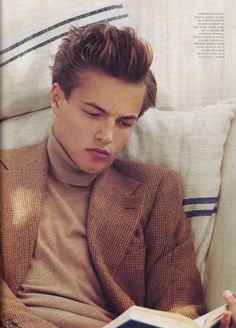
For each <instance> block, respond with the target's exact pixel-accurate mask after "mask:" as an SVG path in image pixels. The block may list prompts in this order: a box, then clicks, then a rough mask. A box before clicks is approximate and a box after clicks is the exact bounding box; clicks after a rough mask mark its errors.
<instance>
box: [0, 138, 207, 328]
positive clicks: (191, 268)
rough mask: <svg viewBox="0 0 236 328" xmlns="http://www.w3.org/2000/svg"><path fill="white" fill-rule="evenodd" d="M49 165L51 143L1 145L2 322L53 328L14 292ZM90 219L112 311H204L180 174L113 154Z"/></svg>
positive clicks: (34, 230)
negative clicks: (137, 308)
mask: <svg viewBox="0 0 236 328" xmlns="http://www.w3.org/2000/svg"><path fill="white" fill-rule="evenodd" d="M47 171H48V159H47V152H46V141H44V142H42V143H41V144H39V145H35V146H30V147H25V148H21V149H18V150H14V151H12V150H8V151H3V154H2V159H1V181H2V187H3V188H2V199H1V205H2V222H1V228H2V229H1V233H2V238H1V243H2V245H1V246H2V253H1V274H2V278H3V279H2V287H1V288H2V289H1V291H2V296H3V304H2V319H1V320H2V324H4V326H5V327H11V326H10V323H11V322H14V323H15V327H17V326H18V325H19V326H20V327H22V328H29V327H34V328H37V327H44V328H49V327H54V325H52V324H50V323H47V322H45V321H44V320H42V319H41V318H39V317H36V316H35V315H33V314H31V312H30V309H28V308H27V307H25V306H24V305H23V304H22V303H21V301H19V300H18V299H17V298H16V297H15V294H16V292H17V290H18V288H19V286H20V285H21V283H22V282H23V280H24V276H25V273H26V271H27V269H28V267H29V265H30V261H31V258H32V255H33V252H34V245H35V241H36V238H37V233H38V227H39V222H40V218H41V211H42V207H43V202H44V196H45V189H46V179H47ZM87 220H88V221H87V235H88V245H89V249H90V252H91V257H92V260H93V262H94V265H95V268H96V270H97V273H98V276H99V278H100V281H101V284H102V286H103V289H104V292H105V295H106V297H107V299H108V301H109V304H110V306H111V311H113V312H114V313H116V314H120V313H121V312H123V311H124V310H126V309H127V308H128V307H130V306H131V305H133V304H137V305H141V306H146V307H150V308H156V309H159V310H165V311H177V312H180V313H182V314H184V315H188V316H190V317H195V316H197V314H202V312H203V311H204V304H203V300H202V289H201V282H200V276H199V272H198V270H197V269H196V266H195V255H194V250H193V243H192V237H191V232H190V229H189V224H188V223H187V221H186V219H185V217H184V214H183V209H182V192H181V186H180V182H179V178H178V176H177V175H176V173H174V172H173V171H170V170H168V169H166V168H161V167H153V166H146V165H143V164H138V163H135V162H128V161H120V160H116V161H115V162H114V164H113V165H112V167H111V168H110V169H108V170H107V171H106V172H105V173H103V174H102V175H100V176H99V177H98V178H97V179H96V181H95V183H94V186H93V190H92V194H91V198H90V204H89V211H88V219H87ZM62 288H63V286H62ZM9 320H10V321H9ZM9 322H10V323H9Z"/></svg>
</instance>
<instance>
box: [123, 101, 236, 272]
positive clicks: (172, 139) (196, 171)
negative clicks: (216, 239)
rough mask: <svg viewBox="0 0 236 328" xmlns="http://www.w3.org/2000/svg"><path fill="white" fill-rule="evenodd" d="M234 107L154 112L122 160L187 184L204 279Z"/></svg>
mask: <svg viewBox="0 0 236 328" xmlns="http://www.w3.org/2000/svg"><path fill="white" fill-rule="evenodd" d="M233 108H236V99H235V100H234V101H225V102H220V103H217V104H216V105H212V106H207V107H205V108H204V109H202V110H199V111H190V112H183V111H169V112H168V111H160V110H158V109H150V110H149V111H148V112H147V113H145V114H144V116H143V117H141V118H140V120H139V122H138V124H137V125H136V127H135V130H134V133H133V135H131V138H130V140H129V143H128V145H127V146H126V148H125V149H124V150H123V151H122V153H121V154H120V156H119V157H120V158H123V159H132V160H137V161H141V162H144V163H150V164H155V165H163V166H166V167H169V168H172V169H174V170H175V171H177V172H178V173H179V174H180V176H181V178H182V182H183V189H184V200H183V207H184V211H185V213H186V216H187V217H188V218H189V220H190V221H191V225H192V230H193V234H194V237H195V238H194V241H195V249H196V256H197V265H198V267H199V269H200V271H201V273H202V277H203V275H204V268H205V257H206V253H207V251H208V248H209V244H210V241H211V237H212V232H213V228H214V224H215V217H216V212H217V201H218V195H219V189H220V185H221V164H222V159H223V152H224V144H225V142H226V138H227V134H228V131H229V128H230V121H231V119H232V118H233V117H234V113H233V112H232V109H233Z"/></svg>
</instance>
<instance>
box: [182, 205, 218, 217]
mask: <svg viewBox="0 0 236 328" xmlns="http://www.w3.org/2000/svg"><path fill="white" fill-rule="evenodd" d="M214 213H217V207H214V208H213V209H212V210H194V211H185V214H186V216H187V217H188V218H191V217H194V216H211V215H212V214H214Z"/></svg>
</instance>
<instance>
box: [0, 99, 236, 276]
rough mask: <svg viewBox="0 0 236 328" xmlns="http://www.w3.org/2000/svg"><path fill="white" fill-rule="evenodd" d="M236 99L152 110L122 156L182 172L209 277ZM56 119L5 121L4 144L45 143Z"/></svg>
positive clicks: (47, 114) (44, 113) (200, 259)
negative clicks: (187, 108)
mask: <svg viewBox="0 0 236 328" xmlns="http://www.w3.org/2000/svg"><path fill="white" fill-rule="evenodd" d="M235 109H236V99H234V100H229V101H223V102H220V103H217V104H215V105H211V106H208V107H205V108H203V109H201V110H199V111H189V112H185V111H160V110H158V109H150V110H149V111H148V112H146V113H145V114H144V115H143V117H141V118H140V119H139V121H138V123H137V125H136V127H135V130H134V132H133V135H132V136H131V138H130V140H129V143H128V145H127V146H126V148H125V149H124V150H123V151H122V152H121V154H120V156H119V157H120V158H125V159H131V160H137V161H141V162H144V163H150V164H155V165H164V166H167V167H169V168H172V169H174V170H175V171H177V172H178V173H179V174H180V176H181V178H182V183H183V188H184V201H183V206H184V210H185V213H186V215H187V217H188V218H189V220H190V221H191V225H192V229H193V233H194V237H195V238H194V240H195V249H196V255H197V265H198V267H199V269H200V271H201V273H202V277H203V276H204V269H205V257H206V253H207V250H208V248H209V244H210V241H211V237H212V232H213V228H214V224H215V216H216V211H217V200H218V195H219V189H220V185H221V163H222V158H223V152H224V144H225V141H226V138H227V134H228V131H229V128H230V122H231V120H232V118H233V117H234V114H233V112H232V110H235ZM52 122H53V115H52V113H51V110H50V109H49V108H48V109H45V110H40V111H38V112H33V113H27V114H24V115H21V116H19V117H13V118H10V119H6V120H4V121H3V122H2V123H1V131H2V137H3V138H2V145H1V146H2V148H17V147H21V146H26V145H31V144H35V143H38V142H40V141H41V140H42V139H43V138H44V137H46V135H47V132H48V129H49V127H50V126H51V124H52Z"/></svg>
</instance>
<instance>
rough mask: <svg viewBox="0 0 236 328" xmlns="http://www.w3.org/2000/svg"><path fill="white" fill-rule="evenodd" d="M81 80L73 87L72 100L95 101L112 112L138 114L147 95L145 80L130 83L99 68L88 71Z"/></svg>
mask: <svg viewBox="0 0 236 328" xmlns="http://www.w3.org/2000/svg"><path fill="white" fill-rule="evenodd" d="M80 82H81V84H80V85H79V86H78V87H76V88H75V89H73V91H72V93H71V96H70V98H71V100H72V101H77V102H80V103H81V102H93V103H96V104H97V105H99V106H100V107H102V108H104V109H105V110H106V111H108V112H111V113H113V112H114V113H115V112H124V113H126V114H133V115H134V114H135V115H138V114H139V112H140V110H141V107H142V105H143V101H144V98H145V95H146V88H145V83H144V82H139V83H129V82H126V81H123V80H120V79H117V78H115V77H113V76H110V75H108V74H106V73H104V72H101V71H98V70H88V71H86V72H85V73H83V74H82V77H81V79H80Z"/></svg>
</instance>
